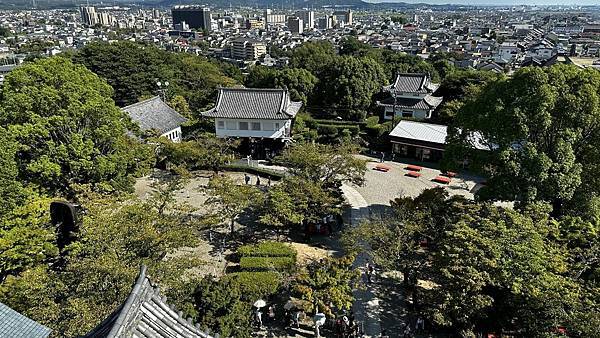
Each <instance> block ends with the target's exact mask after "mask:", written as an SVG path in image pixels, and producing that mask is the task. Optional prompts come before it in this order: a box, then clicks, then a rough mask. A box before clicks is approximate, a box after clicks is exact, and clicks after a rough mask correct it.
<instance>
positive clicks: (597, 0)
mask: <svg viewBox="0 0 600 338" xmlns="http://www.w3.org/2000/svg"><path fill="white" fill-rule="evenodd" d="M366 1H367V2H399V0H366ZM401 1H402V2H407V3H428V4H434V5H441V4H457V5H499V6H504V5H580V6H588V5H600V0H401Z"/></svg>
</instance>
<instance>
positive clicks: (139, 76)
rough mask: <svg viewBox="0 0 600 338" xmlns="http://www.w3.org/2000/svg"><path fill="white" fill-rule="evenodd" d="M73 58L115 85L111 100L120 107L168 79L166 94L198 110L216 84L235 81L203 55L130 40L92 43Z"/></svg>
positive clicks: (207, 102) (212, 94)
mask: <svg viewBox="0 0 600 338" xmlns="http://www.w3.org/2000/svg"><path fill="white" fill-rule="evenodd" d="M73 59H74V61H75V62H77V63H81V64H84V65H85V66H86V67H87V68H89V69H90V70H92V71H93V72H94V73H96V74H98V75H100V76H101V77H103V78H105V79H106V80H107V81H108V83H109V84H110V85H111V86H112V87H113V88H114V90H115V92H114V99H115V101H116V102H117V104H118V105H120V106H125V105H128V104H132V103H135V102H137V101H138V98H140V97H142V96H144V95H154V94H156V93H157V92H158V89H159V88H158V86H157V82H158V81H160V82H163V83H164V82H166V81H168V82H169V87H168V93H169V94H175V95H177V94H178V95H182V96H183V97H184V98H185V99H186V100H187V102H188V103H189V105H190V108H191V110H192V111H193V112H197V111H199V110H201V109H204V108H206V107H207V106H208V105H210V104H212V103H213V102H214V99H215V97H216V94H217V87H219V86H231V85H233V84H235V83H236V82H235V80H233V79H231V78H229V77H227V76H226V75H225V74H224V73H223V72H222V71H221V69H220V68H219V67H220V66H219V64H217V63H213V62H210V61H209V60H207V59H206V58H203V57H200V56H193V55H190V54H183V53H173V52H168V51H164V50H161V49H159V48H157V47H155V46H151V45H143V44H138V43H134V42H129V41H120V42H116V43H104V42H97V43H91V44H88V45H86V46H85V47H84V48H82V49H81V50H80V51H79V52H78V53H77V54H75V56H74V57H73ZM228 72H229V73H231V74H233V73H232V72H230V71H229V70H228ZM233 75H236V74H233ZM236 76H239V74H237V75H236Z"/></svg>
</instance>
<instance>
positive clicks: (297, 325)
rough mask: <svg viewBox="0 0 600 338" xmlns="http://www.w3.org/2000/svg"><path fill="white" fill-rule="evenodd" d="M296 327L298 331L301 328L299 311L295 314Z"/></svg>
mask: <svg viewBox="0 0 600 338" xmlns="http://www.w3.org/2000/svg"><path fill="white" fill-rule="evenodd" d="M294 325H296V328H297V329H299V328H300V311H299V310H296V312H294Z"/></svg>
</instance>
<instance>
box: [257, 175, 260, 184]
mask: <svg viewBox="0 0 600 338" xmlns="http://www.w3.org/2000/svg"><path fill="white" fill-rule="evenodd" d="M259 185H260V176H258V175H257V176H256V186H259Z"/></svg>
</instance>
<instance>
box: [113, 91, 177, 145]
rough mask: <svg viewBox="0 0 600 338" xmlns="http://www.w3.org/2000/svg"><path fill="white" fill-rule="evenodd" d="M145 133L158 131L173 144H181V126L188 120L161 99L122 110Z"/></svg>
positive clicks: (153, 99) (153, 98) (150, 100)
mask: <svg viewBox="0 0 600 338" xmlns="http://www.w3.org/2000/svg"><path fill="white" fill-rule="evenodd" d="M122 110H123V111H125V112H126V113H127V114H128V115H129V117H130V118H131V119H132V120H133V121H134V122H136V123H137V124H138V125H139V126H140V129H141V130H142V131H144V132H147V131H156V132H157V134H158V135H160V136H162V137H166V138H168V139H169V140H171V141H173V142H181V125H182V124H183V123H184V122H186V121H187V119H186V118H185V117H183V116H181V115H180V114H179V113H178V112H176V111H175V109H173V108H171V107H169V105H167V104H166V103H165V102H164V101H163V100H161V98H160V97H158V96H155V97H152V98H150V99H148V100H144V101H141V102H138V103H134V104H132V105H129V106H127V107H124V108H122Z"/></svg>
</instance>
